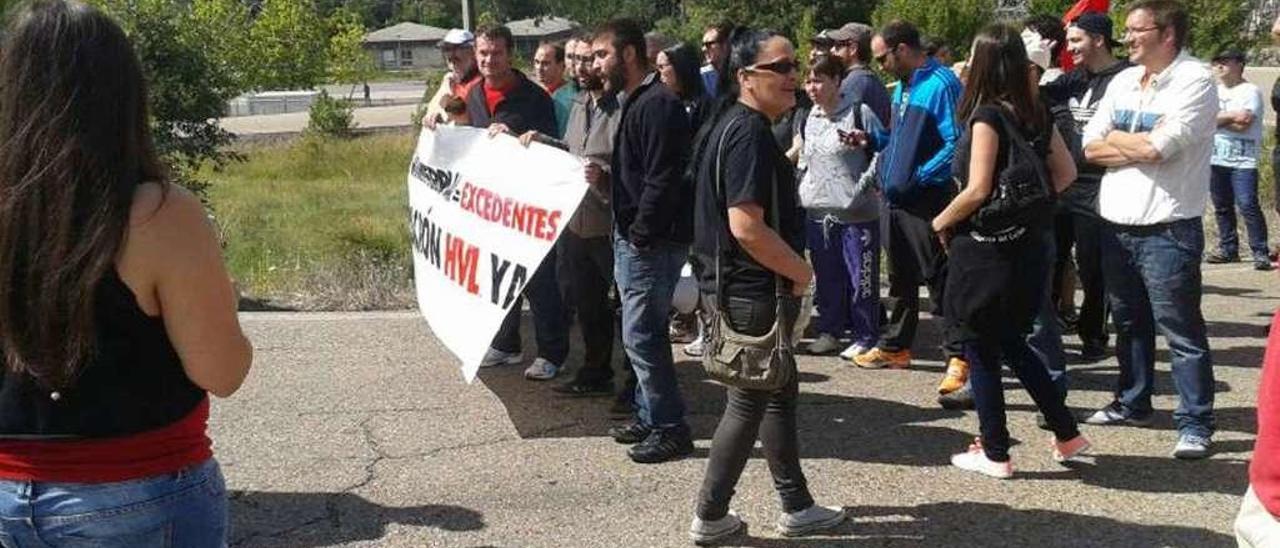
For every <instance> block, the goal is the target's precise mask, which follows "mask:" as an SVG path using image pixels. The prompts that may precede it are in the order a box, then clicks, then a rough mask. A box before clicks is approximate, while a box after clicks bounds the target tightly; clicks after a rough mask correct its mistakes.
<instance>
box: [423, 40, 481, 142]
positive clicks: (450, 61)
mask: <svg viewBox="0 0 1280 548" xmlns="http://www.w3.org/2000/svg"><path fill="white" fill-rule="evenodd" d="M475 45H476V37H475V35H473V34H471V31H467V30H462V29H453V30H450V31H449V32H448V33H447V34H445V35H444V39H442V40H440V54H441V55H442V56H444V61H445V63H446V64H447V65H448V66H449V72H446V73H444V78H441V79H440V88H439V89H437V90H436V94H435V95H434V96H432V97H431V101H430V102H429V103H427V115H426V118H425V119H424V123H427V124H429V125H431V127H435V124H436V123H438V122H443V121H445V120H446V119H448V116H446V115H445V110H444V107H445V103H448V102H449V100H450V99H453V98H459V99H462V100H464V101H465V100H466V99H467V93H469V92H470V91H471V88H472V86H474V85H475V84H476V83H477V82H479V81H480V70H479V69H478V68H477V67H476V49H475ZM428 120H429V121H428Z"/></svg>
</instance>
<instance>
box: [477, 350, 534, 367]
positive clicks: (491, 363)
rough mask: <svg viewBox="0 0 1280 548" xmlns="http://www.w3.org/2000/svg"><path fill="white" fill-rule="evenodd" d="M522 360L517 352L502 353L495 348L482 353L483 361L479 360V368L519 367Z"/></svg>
mask: <svg viewBox="0 0 1280 548" xmlns="http://www.w3.org/2000/svg"><path fill="white" fill-rule="evenodd" d="M521 361H524V358H523V357H522V356H521V355H520V353H519V352H503V351H501V350H498V349H497V348H490V349H489V351H488V352H485V353H484V359H482V360H480V367H497V366H499V365H520V362H521Z"/></svg>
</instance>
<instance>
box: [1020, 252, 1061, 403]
mask: <svg viewBox="0 0 1280 548" xmlns="http://www.w3.org/2000/svg"><path fill="white" fill-rule="evenodd" d="M1027 237H1033V235H1028V236H1027ZM1039 237H1040V238H1041V239H1042V240H1043V242H1044V243H1043V244H1042V247H1041V253H1043V255H1044V256H1043V258H1042V259H1043V261H1044V263H1043V264H1042V265H1036V267H1042V266H1044V265H1047V266H1048V267H1047V268H1045V283H1044V289H1043V290H1041V293H1042V294H1043V297H1042V298H1041V299H1040V306H1039V307H1038V310H1037V312H1036V317H1035V321H1033V322H1032V323H1031V335H1030V336H1028V337H1027V344H1028V345H1029V346H1030V348H1031V351H1032V352H1035V354H1036V358H1037V360H1038V361H1040V362H1042V363H1044V365H1045V370H1046V371H1048V372H1049V379H1050V380H1051V381H1052V382H1053V386H1054V388H1056V389H1057V390H1058V395H1059V396H1062V398H1063V399H1064V400H1065V399H1066V397H1067V357H1066V354H1064V353H1063V351H1062V327H1061V326H1059V325H1058V314H1057V309H1056V308H1055V307H1054V306H1053V285H1052V284H1053V278H1054V276H1053V274H1054V272H1053V271H1054V269H1053V268H1052V267H1053V264H1054V261H1055V260H1056V259H1057V242H1056V238H1054V233H1053V231H1052V230H1049V229H1045V230H1044V231H1043V232H1042V233H1041V234H1040V236H1039ZM1026 267H1027V269H1028V271H1031V270H1034V268H1032V266H1031V265H1026Z"/></svg>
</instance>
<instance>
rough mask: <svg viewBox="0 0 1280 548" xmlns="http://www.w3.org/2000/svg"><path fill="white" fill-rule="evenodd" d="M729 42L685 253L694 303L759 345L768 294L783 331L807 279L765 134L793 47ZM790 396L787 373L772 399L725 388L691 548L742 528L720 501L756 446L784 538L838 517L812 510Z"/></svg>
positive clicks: (791, 192) (769, 318) (783, 103)
mask: <svg viewBox="0 0 1280 548" xmlns="http://www.w3.org/2000/svg"><path fill="white" fill-rule="evenodd" d="M731 42H732V50H731V53H730V55H729V60H728V70H729V71H731V72H732V73H733V75H734V79H733V80H731V82H732V83H731V85H730V89H729V90H728V91H727V93H728V95H727V98H728V99H730V101H728V102H725V103H720V104H718V109H719V110H718V112H716V113H715V116H713V117H712V118H711V119H709V120H708V121H707V123H706V124H705V125H704V127H703V131H701V132H699V133H700V140H699V141H698V142H697V143H696V145H695V149H696V151H695V153H694V158H695V160H694V161H695V162H698V163H697V164H696V166H697V170H698V171H697V173H698V177H697V191H696V192H697V194H696V205H695V209H694V234H695V236H694V238H695V240H694V252H695V254H696V255H697V256H698V258H699V262H700V263H701V264H702V265H703V268H702V272H701V280H700V281H701V285H702V291H703V294H704V295H706V297H705V298H704V303H710V304H711V305H712V306H715V307H717V308H721V307H722V308H721V309H720V310H719V313H720V314H721V315H722V316H724V317H725V318H726V319H727V321H728V323H729V325H730V326H731V327H732V328H733V329H734V330H735V331H737V332H739V333H742V334H744V335H751V336H759V335H764V334H765V333H767V332H769V330H770V329H772V328H773V326H774V321H775V319H776V314H777V311H778V308H779V307H778V306H777V300H776V299H777V298H778V297H777V295H778V292H779V291H782V292H786V293H787V294H789V295H791V296H792V297H791V299H792V301H793V302H791V304H792V306H789V307H786V308H787V309H788V310H790V312H789V313H790V314H792V315H793V317H792V318H789V319H786V321H784V322H782V324H783V325H790V324H791V323H792V322H793V321H794V320H795V318H794V314H796V313H797V312H798V310H797V309H798V306H795V303H794V299H795V298H796V297H795V296H798V295H803V294H804V293H805V291H806V289H807V288H808V286H809V283H810V282H811V281H812V279H813V270H812V269H811V268H809V264H808V263H807V262H805V260H804V256H803V255H802V253H803V249H804V219H803V217H802V214H801V213H800V211H799V207H798V205H797V203H796V199H797V195H796V180H795V172H794V169H793V167H792V165H791V162H790V161H789V160H787V158H786V156H785V155H784V152H783V150H782V149H781V147H780V146H779V145H778V142H777V141H776V140H775V139H774V138H773V133H772V131H771V125H772V124H773V122H774V121H776V120H777V119H778V118H779V117H780V116H782V115H783V114H784V113H786V112H787V111H788V110H790V109H791V108H792V107H794V106H795V90H796V75H795V72H796V67H797V65H796V60H795V50H794V49H793V48H792V46H791V42H789V41H788V40H787V39H786V38H784V37H782V36H780V35H777V34H774V33H770V32H763V31H748V30H745V29H740V30H738V31H736V32H735V33H734V38H733V40H732V41H731ZM777 284H781V285H782V287H778V285H777ZM784 313H786V312H784ZM798 396H799V384H798V380H797V378H795V376H794V375H793V376H792V378H791V380H790V382H788V383H787V384H786V385H785V386H784V387H782V388H781V389H778V390H772V391H765V390H747V389H742V388H736V387H731V388H729V389H728V402H727V403H726V404H725V411H724V415H723V416H722V417H721V419H720V425H719V426H718V427H717V428H716V433H715V436H714V437H713V438H712V440H711V453H710V455H709V457H708V459H707V470H706V477H705V479H704V480H703V483H702V490H701V493H700V495H699V498H698V506H697V512H696V514H695V516H694V520H693V524H692V525H691V527H690V532H689V533H690V536H691V537H692V538H693V540H694V542H697V543H710V542H715V541H718V540H721V539H724V538H727V537H729V536H731V535H734V534H737V533H738V532H739V531H741V529H742V528H743V522H742V520H741V519H740V518H739V517H738V516H737V515H736V514H734V513H733V512H731V511H730V510H729V501H730V499H731V498H732V497H733V491H734V487H735V486H736V485H737V483H738V479H739V477H740V476H741V475H742V470H743V467H744V466H745V465H746V463H747V458H748V457H749V456H750V454H751V449H752V447H753V446H754V445H755V442H756V439H757V438H758V439H759V440H760V442H761V444H762V445H763V446H764V455H765V458H766V459H767V460H768V461H769V470H770V472H771V474H772V475H773V483H774V486H775V487H776V488H777V489H778V494H779V496H780V498H781V499H782V510H783V513H782V516H781V517H780V518H779V520H778V524H777V527H778V530H779V531H780V532H781V533H782V534H784V535H787V536H795V535H803V534H808V533H811V532H814V531H819V530H822V529H826V528H829V527H833V526H835V525H837V524H839V523H840V522H841V521H843V520H844V517H845V515H844V511H843V509H840V508H838V507H835V508H832V507H825V506H818V505H816V504H814V500H813V497H812V496H811V495H810V493H809V488H808V484H807V482H806V480H805V477H804V472H803V471H802V470H801V468H800V451H799V440H798V433H797V429H796V400H797V398H798Z"/></svg>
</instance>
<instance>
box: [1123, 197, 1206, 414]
mask: <svg viewBox="0 0 1280 548" xmlns="http://www.w3.org/2000/svg"><path fill="white" fill-rule="evenodd" d="M1203 253H1204V225H1203V224H1201V220H1200V219H1199V218H1194V219H1183V220H1180V221H1173V222H1169V223H1162V224H1158V225H1152V226H1125V225H1116V224H1112V223H1108V224H1107V226H1106V228H1104V229H1103V231H1102V268H1103V270H1104V271H1105V273H1106V278H1107V295H1108V297H1109V298H1110V299H1111V317H1112V320H1113V321H1114V322H1115V327H1116V358H1117V360H1118V361H1119V362H1120V382H1119V384H1118V385H1117V387H1116V392H1115V398H1116V401H1117V402H1119V403H1120V405H1121V406H1122V407H1123V411H1124V412H1125V413H1130V414H1137V415H1139V416H1142V415H1147V414H1150V413H1151V390H1152V387H1153V386H1154V384H1155V345H1156V328H1157V327H1158V328H1159V329H1160V332H1161V333H1163V334H1164V336H1165V339H1166V340H1167V341H1168V343H1169V351H1170V353H1171V354H1172V357H1173V358H1172V362H1173V363H1172V369H1173V381H1174V386H1175V388H1176V389H1177V391H1178V396H1179V398H1180V403H1179V404H1178V409H1177V410H1176V411H1175V412H1174V414H1173V416H1174V420H1175V422H1176V423H1177V425H1178V431H1179V432H1182V433H1184V434H1195V435H1200V436H1210V435H1212V434H1213V430H1214V424H1213V396H1214V394H1213V391H1214V381H1213V361H1212V357H1211V356H1210V353H1209V340H1208V337H1207V335H1206V333H1205V324H1204V316H1203V315H1201V313H1200V296H1201V284H1200V258H1201V255H1202V254H1203Z"/></svg>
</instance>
